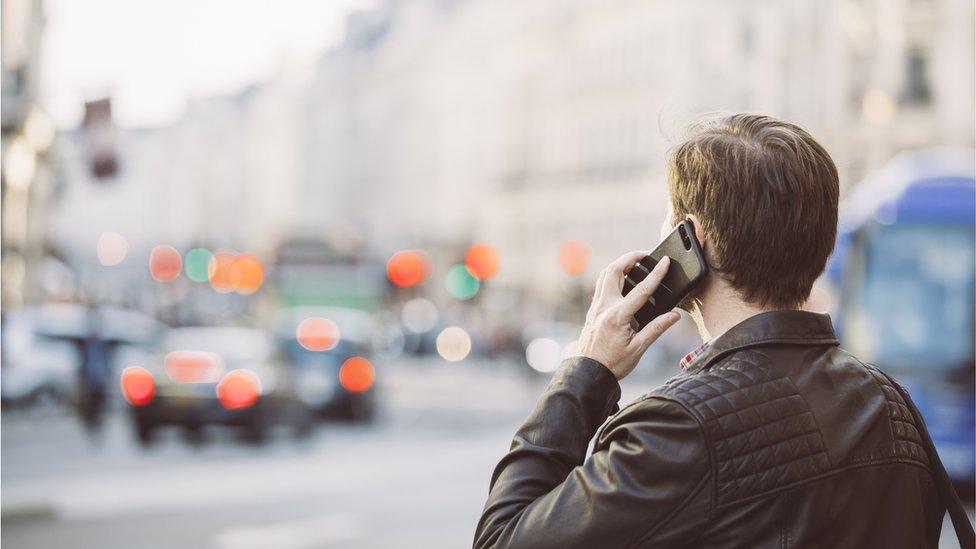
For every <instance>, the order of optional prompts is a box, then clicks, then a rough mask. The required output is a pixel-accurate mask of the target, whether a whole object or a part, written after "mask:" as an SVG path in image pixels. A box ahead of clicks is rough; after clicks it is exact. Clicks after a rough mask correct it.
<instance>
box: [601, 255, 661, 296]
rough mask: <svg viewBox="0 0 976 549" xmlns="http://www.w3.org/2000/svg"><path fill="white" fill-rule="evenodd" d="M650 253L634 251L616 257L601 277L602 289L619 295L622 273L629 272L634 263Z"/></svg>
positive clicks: (622, 279) (621, 285)
mask: <svg viewBox="0 0 976 549" xmlns="http://www.w3.org/2000/svg"><path fill="white" fill-rule="evenodd" d="M649 253H650V252H645V251H640V250H636V251H633V252H627V253H625V254H624V255H622V256H620V257H618V258H617V259H616V260H614V262H613V263H611V264H610V265H609V266H608V267H607V268H606V272H605V274H604V277H603V287H602V289H603V290H604V291H605V292H609V291H614V292H616V293H617V295H619V294H620V290H622V289H623V287H624V273H625V272H626V271H628V270H630V268H631V267H633V266H634V264H635V263H637V262H638V261H640V260H641V258H643V257H645V256H646V255H647V254H649Z"/></svg>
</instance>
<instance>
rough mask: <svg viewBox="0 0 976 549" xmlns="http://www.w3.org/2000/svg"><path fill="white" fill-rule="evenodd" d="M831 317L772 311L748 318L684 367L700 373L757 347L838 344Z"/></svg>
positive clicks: (717, 339) (691, 371) (689, 371)
mask: <svg viewBox="0 0 976 549" xmlns="http://www.w3.org/2000/svg"><path fill="white" fill-rule="evenodd" d="M838 344H839V343H838V341H837V336H836V335H835V334H834V328H833V326H832V325H831V323H830V316H829V315H826V314H820V313H810V312H807V311H773V312H769V313H760V314H758V315H755V316H751V317H749V318H747V319H745V320H743V321H742V322H740V323H738V324H736V325H735V326H733V327H732V328H729V330H728V331H727V332H725V333H724V334H722V335H720V336H718V337H717V338H715V339H713V340H712V341H711V343H709V345H708V348H707V349H706V350H705V351H704V352H703V353H702V354H701V355H699V356H698V357H697V358H696V359H694V361H692V363H691V364H689V365H688V366H687V368H685V372H686V373H689V374H693V373H697V372H700V371H701V370H704V369H705V368H708V367H709V366H711V365H712V364H713V363H714V362H716V361H717V360H719V359H721V358H722V357H725V356H727V355H729V354H731V353H733V352H735V351H738V350H740V349H746V348H749V347H758V346H760V345H838Z"/></svg>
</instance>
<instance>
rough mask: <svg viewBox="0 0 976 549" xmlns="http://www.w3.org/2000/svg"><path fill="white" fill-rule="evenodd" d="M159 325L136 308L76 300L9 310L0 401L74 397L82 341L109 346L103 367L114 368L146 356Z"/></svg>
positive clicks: (14, 402) (22, 402)
mask: <svg viewBox="0 0 976 549" xmlns="http://www.w3.org/2000/svg"><path fill="white" fill-rule="evenodd" d="M162 328H163V325H162V324H161V323H160V322H158V321H157V320H155V319H154V318H152V317H149V316H147V315H144V314H142V313H139V312H137V311H130V310H125V309H119V308H116V307H101V306H99V307H91V306H86V305H82V304H77V303H57V304H53V303H52V304H45V305H38V306H33V307H25V308H23V309H20V310H16V311H12V312H10V313H7V314H6V315H5V316H4V321H3V354H4V356H3V368H2V369H0V380H2V383H0V396H2V399H3V403H4V405H5V406H7V405H28V404H33V403H35V402H39V401H41V400H53V401H70V400H75V399H76V398H77V397H78V392H79V387H78V376H79V372H80V368H81V363H82V359H83V352H84V348H85V344H86V343H90V342H91V341H98V342H100V343H102V344H104V348H105V349H106V350H107V351H108V352H107V356H105V357H104V359H105V362H106V363H105V364H104V366H105V368H106V369H107V370H108V371H109V372H114V371H118V368H119V365H122V364H132V363H136V362H139V361H142V360H144V359H145V357H146V356H148V353H149V349H151V347H152V346H153V344H154V342H155V340H156V339H157V337H158V335H159V333H160V332H161V331H162ZM110 375H111V374H110ZM113 388H114V385H113Z"/></svg>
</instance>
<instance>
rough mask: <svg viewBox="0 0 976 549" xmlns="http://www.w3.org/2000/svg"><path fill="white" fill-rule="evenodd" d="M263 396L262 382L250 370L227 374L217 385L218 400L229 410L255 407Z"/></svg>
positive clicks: (234, 371)
mask: <svg viewBox="0 0 976 549" xmlns="http://www.w3.org/2000/svg"><path fill="white" fill-rule="evenodd" d="M259 396H261V380H260V378H258V376H257V374H255V373H254V372H252V371H250V370H233V371H230V372H227V375H225V376H224V377H223V378H221V380H220V383H218V384H217V398H218V399H220V404H221V405H222V406H223V407H224V408H227V409H228V410H239V409H241V408H248V407H250V406H253V405H254V403H255V402H257V401H258V397H259Z"/></svg>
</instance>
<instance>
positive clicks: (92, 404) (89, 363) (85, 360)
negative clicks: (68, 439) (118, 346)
mask: <svg viewBox="0 0 976 549" xmlns="http://www.w3.org/2000/svg"><path fill="white" fill-rule="evenodd" d="M74 341H75V344H76V345H77V346H78V350H79V355H80V356H81V367H80V368H79V370H78V388H79V402H78V404H79V409H80V414H81V419H82V423H84V425H85V428H86V429H87V430H88V431H89V433H92V434H97V433H98V432H99V430H100V428H101V424H102V414H103V413H104V409H105V401H106V396H107V393H108V383H109V376H110V372H109V353H110V351H111V349H110V347H109V342H108V341H106V339H105V338H104V337H103V334H102V319H101V316H100V314H99V311H98V308H97V307H96V306H94V305H92V306H89V307H87V308H86V309H85V318H84V325H83V326H82V333H81V335H80V336H79V337H78V339H76V340H74Z"/></svg>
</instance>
